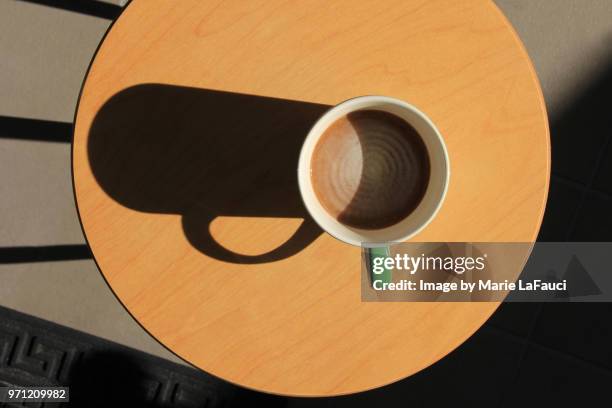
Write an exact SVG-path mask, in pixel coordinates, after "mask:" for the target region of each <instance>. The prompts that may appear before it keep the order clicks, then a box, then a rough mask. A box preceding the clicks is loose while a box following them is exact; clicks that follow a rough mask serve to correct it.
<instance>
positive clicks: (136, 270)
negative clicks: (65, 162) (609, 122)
mask: <svg viewBox="0 0 612 408" xmlns="http://www.w3.org/2000/svg"><path fill="white" fill-rule="evenodd" d="M370 94H378V95H388V96H392V97H396V98H399V99H402V100H405V101H408V102H410V103H412V104H414V105H416V106H417V107H419V108H420V109H421V110H423V111H424V112H425V113H426V114H427V115H428V116H429V117H430V118H432V120H433V121H434V122H435V123H436V124H437V126H438V127H439V129H440V131H441V133H442V135H443V136H444V138H445V141H446V144H447V147H448V149H449V155H450V160H451V166H452V167H451V173H452V175H451V180H450V187H449V191H448V195H447V198H446V201H445V203H444V206H443V208H442V209H441V211H440V213H439V215H438V216H437V217H436V218H435V220H434V221H433V222H432V223H431V224H430V225H429V227H428V228H426V230H424V231H423V232H422V233H421V234H419V235H418V236H417V237H416V238H415V239H414V241H434V242H435V241H467V242H471V241H500V242H530V241H533V240H535V238H536V236H537V234H538V229H539V226H540V223H541V220H542V215H543V212H544V207H545V203H546V197H547V192H548V181H549V171H550V144H549V134H548V125H547V117H546V111H545V106H544V101H543V98H542V94H541V91H540V87H539V85H538V80H537V78H536V75H535V73H534V70H533V67H532V65H531V62H530V60H529V57H528V56H527V53H526V52H525V49H524V48H523V46H522V44H521V42H520V40H519V38H518V37H517V35H516V33H515V32H514V30H513V29H512V27H511V25H510V24H509V23H508V21H507V20H506V19H505V18H504V16H503V15H502V13H501V12H500V11H499V10H498V9H497V8H496V6H495V5H494V4H493V3H492V2H491V1H484V0H482V1H481V0H473V1H472V0H470V1H455V0H447V1H433V0H419V1H416V0H415V1H405V0H397V1H391V0H389V1H386V2H384V5H383V4H382V3H380V2H379V1H375V0H360V1H354V0H341V1H340V0H339V1H333V2H328V1H324V0H312V1H304V2H285V1H272V0H262V1H248V2H239V1H230V2H220V1H202V0H193V1H188V0H183V1H180V2H179V1H163V0H147V1H144V0H134V1H133V2H132V3H130V5H129V6H128V7H127V9H126V10H125V12H124V13H123V14H122V16H121V17H120V18H119V19H118V21H117V22H116V23H115V24H114V25H113V26H112V28H111V29H110V30H109V32H108V34H107V36H106V38H105V40H104V42H103V43H102V45H101V46H100V48H99V50H98V52H97V55H96V57H95V59H94V61H93V63H92V65H91V67H90V70H89V73H88V75H87V79H86V81H85V84H84V86H83V90H82V94H81V99H80V102H79V106H78V110H77V115H76V125H75V135H74V145H73V155H72V160H73V177H74V188H75V195H76V201H77V205H78V210H79V214H80V218H81V222H82V225H83V229H84V232H85V234H86V237H87V241H88V243H89V245H90V246H91V249H92V251H93V254H94V256H95V259H96V262H97V264H98V266H99V268H100V270H101V271H102V273H103V275H104V277H105V279H106V280H107V282H108V284H109V285H110V287H111V288H112V290H113V291H114V293H115V294H116V295H117V297H118V298H119V300H120V301H121V302H122V303H123V304H124V305H125V307H126V308H127V310H128V311H129V312H130V313H131V314H132V315H133V316H134V317H135V319H137V321H138V322H139V323H140V324H141V325H142V326H143V327H144V328H145V329H146V330H147V331H148V332H149V333H151V335H153V336H154V337H155V338H156V339H157V340H159V341H160V342H161V343H162V344H164V345H165V346H166V347H167V348H169V349H170V350H172V351H173V352H174V353H176V354H177V355H178V356H180V357H182V358H183V359H185V360H186V361H188V362H189V363H191V364H193V365H194V366H196V367H199V368H201V369H203V370H205V371H207V372H209V373H211V374H214V375H216V376H219V377H221V378H223V379H225V380H228V381H230V382H233V383H236V384H240V385H243V386H245V387H249V388H253V389H257V390H262V391H266V392H271V393H278V394H289V395H308V396H322V395H338V394H346V393H352V392H357V391H362V390H367V389H371V388H375V387H379V386H382V385H384V384H388V383H391V382H393V381H397V380H399V379H402V378H404V377H407V376H409V375H411V374H414V373H416V372H417V371H419V370H422V369H424V368H425V367H427V366H429V365H431V364H433V363H434V362H436V361H438V360H439V359H441V358H442V357H444V356H445V355H446V354H448V353H449V352H451V351H452V350H453V349H455V348H456V347H457V346H459V345H460V344H461V343H462V342H464V341H465V340H466V339H467V338H468V337H470V336H471V335H472V334H473V333H474V332H475V331H476V330H477V329H478V328H479V327H480V326H481V325H482V324H483V323H484V322H485V321H486V320H487V318H488V317H489V316H490V315H491V314H492V313H493V311H495V309H496V308H497V306H498V303H409V302H395V303H366V302H361V301H360V261H361V260H360V249H359V248H356V247H351V246H348V245H345V244H343V243H341V242H339V241H337V240H335V239H334V238H332V237H330V236H329V235H327V234H325V233H322V232H321V231H320V230H318V229H317V228H316V227H315V226H314V225H313V222H312V220H310V218H309V217H307V216H306V213H305V210H304V208H303V205H302V204H301V201H300V197H299V193H298V190H297V185H296V184H297V176H296V168H297V167H296V166H297V155H298V152H299V148H300V145H301V143H302V141H303V139H304V136H305V135H306V132H307V131H308V128H309V127H310V125H311V124H312V123H313V121H315V120H316V118H317V117H318V116H319V115H320V114H321V113H322V112H323V111H324V110H325V109H326V108H327V107H328V106H330V105H334V104H336V103H338V102H341V101H343V100H345V99H348V98H351V97H354V96H358V95H370ZM518 272H519V271H517V273H518Z"/></svg>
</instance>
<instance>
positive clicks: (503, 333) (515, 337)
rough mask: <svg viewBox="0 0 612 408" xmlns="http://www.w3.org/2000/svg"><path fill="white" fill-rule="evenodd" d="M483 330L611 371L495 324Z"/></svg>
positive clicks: (596, 363) (599, 364)
mask: <svg viewBox="0 0 612 408" xmlns="http://www.w3.org/2000/svg"><path fill="white" fill-rule="evenodd" d="M485 330H489V331H491V332H493V333H495V334H498V335H501V336H503V337H506V338H508V339H511V340H513V341H516V342H520V343H523V344H525V343H526V344H527V345H528V346H530V347H535V348H537V349H539V350H540V351H546V352H550V353H553V354H557V355H560V356H563V357H567V358H571V359H573V360H576V361H579V362H580V363H583V364H585V365H588V366H590V367H593V368H597V369H599V370H604V371H606V372H608V373H612V368H610V367H608V366H606V365H604V364H602V363H598V362H595V361H591V360H587V359H585V358H583V357H580V356H579V355H576V354H574V353H570V352H568V351H565V350H561V349H558V348H555V347H551V346H547V345H545V344H542V343H539V342H537V341H534V340H527V339H526V338H525V337H524V336H520V335H518V334H514V333H512V332H510V331H508V330H507V329H503V328H501V327H495V326H490V325H489V326H487V327H486V328H485Z"/></svg>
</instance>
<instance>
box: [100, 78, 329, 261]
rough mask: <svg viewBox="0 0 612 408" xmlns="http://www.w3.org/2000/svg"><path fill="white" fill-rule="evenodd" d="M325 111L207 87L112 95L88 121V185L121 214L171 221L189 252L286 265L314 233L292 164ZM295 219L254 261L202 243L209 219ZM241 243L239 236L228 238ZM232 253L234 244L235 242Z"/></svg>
mask: <svg viewBox="0 0 612 408" xmlns="http://www.w3.org/2000/svg"><path fill="white" fill-rule="evenodd" d="M327 109H329V107H328V106H326V105H321V104H315V103H308V102H301V101H294V100H285V99H278V98H270V97H264V96H256V95H244V94H237V93H232V92H222V91H215V90H210V89H196V88H186V87H178V86H169V85H160V84H143V85H138V86H135V87H131V88H128V89H124V90H123V91H121V92H119V93H117V94H116V95H114V96H113V97H112V98H110V99H109V100H108V101H107V102H106V103H105V104H104V105H103V107H102V108H101V109H100V111H99V112H98V113H97V115H96V117H95V120H94V122H93V124H92V126H91V130H90V133H89V139H88V156H89V162H90V165H91V169H92V171H93V174H94V176H95V177H96V180H97V181H98V183H99V184H100V186H101V187H102V188H103V189H104V190H105V191H106V193H107V194H108V195H109V196H110V197H112V198H113V199H114V200H116V201H117V202H118V203H120V204H121V205H123V206H126V207H128V208H131V209H134V210H137V211H141V212H149V213H158V214H180V215H181V217H182V224H183V231H184V233H185V237H186V238H187V239H188V240H189V242H190V243H191V244H192V245H193V247H194V248H196V249H197V250H199V251H201V252H203V253H205V254H206V255H208V256H210V257H214V258H217V259H220V260H223V261H226V262H233V263H264V262H272V261H277V260H280V259H284V258H287V257H289V256H291V255H294V254H296V253H298V252H299V251H301V250H303V249H304V248H305V247H306V246H308V245H309V244H310V243H311V242H312V241H314V240H315V239H316V238H317V237H318V236H319V235H320V234H321V229H320V228H318V226H317V225H316V224H315V222H314V221H313V220H312V219H311V218H310V217H309V215H308V212H307V211H306V209H305V207H304V204H303V203H302V199H301V197H300V193H299V189H298V183H297V165H298V157H299V152H300V148H301V146H302V143H303V142H304V138H305V137H306V135H307V133H308V131H309V130H310V128H311V126H312V125H313V124H314V123H315V122H316V120H317V119H318V118H319V116H320V115H321V114H322V113H323V112H325V111H326V110H327ZM222 216H223V217H273V218H295V219H301V220H303V221H302V223H301V225H300V227H299V228H298V229H297V231H296V232H295V233H294V234H293V236H292V237H287V241H286V242H285V243H284V244H282V245H281V246H279V247H277V248H275V249H273V250H271V251H269V252H267V253H263V254H259V255H246V254H243V253H240V247H236V246H234V250H235V251H230V250H228V249H226V248H225V247H224V245H223V243H220V242H217V241H216V240H215V239H214V237H213V236H212V235H211V232H210V226H211V223H212V222H213V221H214V220H215V218H217V217H222ZM240 239H243V240H247V239H248V236H247V237H236V239H235V241H239V240H240ZM238 245H239V244H238Z"/></svg>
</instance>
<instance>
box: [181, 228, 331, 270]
mask: <svg viewBox="0 0 612 408" xmlns="http://www.w3.org/2000/svg"><path fill="white" fill-rule="evenodd" d="M213 220H214V217H213V218H209V219H207V220H201V219H200V220H195V221H190V219H189V218H188V217H183V229H184V231H185V235H186V236H187V239H188V240H189V242H190V243H191V245H193V246H194V247H195V248H196V249H197V250H199V251H200V252H202V253H204V254H206V255H208V256H210V257H212V258H215V259H218V260H220V261H225V262H231V263H241V264H257V263H266V262H274V261H280V260H282V259H285V258H289V257H290V256H293V255H295V254H297V253H298V252H300V251H301V250H303V249H304V248H306V247H307V246H308V245H310V244H311V243H312V242H313V241H314V240H315V239H316V238H317V237H318V236H319V235H321V233H322V230H321V229H320V228H319V226H318V225H317V224H316V223H315V222H314V221H313V220H311V219H310V218H307V219H304V221H302V223H301V224H300V226H299V227H298V229H297V230H296V231H295V232H294V233H293V235H292V236H291V237H290V238H289V239H287V241H285V242H284V243H283V244H282V245H280V246H279V247H277V248H275V249H273V250H271V251H268V252H266V253H263V254H259V255H244V254H239V253H237V252H234V251H231V250H229V249H227V248H225V247H224V246H223V245H221V244H220V243H219V242H217V240H215V238H214V237H213V236H212V234H211V232H210V225H211V223H212V221H213Z"/></svg>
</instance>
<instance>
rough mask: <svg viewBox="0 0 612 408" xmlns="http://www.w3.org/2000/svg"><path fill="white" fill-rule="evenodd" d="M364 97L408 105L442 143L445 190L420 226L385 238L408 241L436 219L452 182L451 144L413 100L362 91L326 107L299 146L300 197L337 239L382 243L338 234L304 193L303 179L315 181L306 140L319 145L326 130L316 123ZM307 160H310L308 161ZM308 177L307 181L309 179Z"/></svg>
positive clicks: (315, 217)
mask: <svg viewBox="0 0 612 408" xmlns="http://www.w3.org/2000/svg"><path fill="white" fill-rule="evenodd" d="M362 101H371V102H379V103H382V104H389V105H395V106H399V107H401V108H403V109H406V110H408V111H410V112H411V113H413V114H415V115H416V116H418V117H419V119H421V120H422V121H423V122H424V123H425V124H426V125H427V127H428V128H429V129H430V130H431V131H432V133H433V134H434V135H435V139H436V141H437V142H438V143H439V147H440V148H441V152H442V157H443V164H444V166H445V169H444V170H443V175H444V182H443V186H442V191H441V192H440V195H439V198H438V199H437V202H436V204H435V206H434V207H433V209H432V210H431V211H430V213H429V214H428V216H427V219H425V220H424V221H423V222H421V223H419V225H418V227H417V228H414V229H412V230H410V231H408V232H407V233H406V234H404V235H401V236H398V237H397V238H395V239H394V240H390V241H384V242H385V243H387V242H388V243H393V242H404V241H407V240H409V239H410V238H412V237H414V236H415V235H417V234H418V233H420V232H421V231H423V229H425V228H426V227H427V226H428V225H429V224H430V223H431V221H433V219H434V218H435V217H436V216H437V214H438V213H439V211H440V209H441V208H442V205H443V203H444V201H445V199H446V195H447V192H448V186H449V183H450V173H451V172H450V159H449V155H448V148H447V147H446V143H445V142H444V138H443V137H442V134H441V133H440V131H439V129H438V128H437V127H436V125H435V124H434V123H433V121H432V120H431V119H430V118H429V117H428V116H427V115H426V114H425V113H424V112H423V111H421V110H420V109H419V108H417V107H416V106H414V105H413V104H410V103H408V102H405V101H403V100H401V99H397V98H394V97H390V96H383V95H362V96H356V97H352V98H349V99H346V100H344V101H342V102H340V103H338V104H337V105H334V106H332V107H330V108H329V109H328V110H327V111H325V113H323V114H322V115H321V116H320V117H319V118H318V119H317V120H316V121H315V122H314V123H313V125H312V126H311V128H310V130H309V131H308V134H307V135H306V137H305V138H304V142H303V144H302V148H301V149H300V155H299V160H298V166H297V176H298V186H299V190H300V198H301V200H302V202H303V204H304V207H305V208H306V210H307V211H308V214H309V215H310V217H312V219H313V220H314V221H315V222H316V223H317V225H318V226H319V227H320V228H321V229H322V230H323V231H324V232H326V233H327V234H329V235H331V236H332V237H334V238H336V239H338V240H339V241H342V242H344V243H347V244H350V245H355V246H360V247H373V246H380V244H381V243H382V242H374V241H372V242H367V241H359V240H355V239H352V238H350V237H346V236H341V235H339V234H337V233H336V232H335V231H330V230H329V229H327V228H326V227H325V226H324V225H322V223H321V222H320V220H319V219H318V216H317V215H315V214H314V212H313V208H311V205H310V204H309V202H308V201H307V200H306V199H305V197H304V191H305V189H306V188H307V186H305V185H304V183H306V182H309V183H310V185H312V180H311V167H310V163H309V162H310V160H311V159H312V152H311V153H310V154H306V153H307V152H306V151H305V146H306V145H307V143H309V142H311V139H313V138H314V137H316V138H317V140H316V141H315V146H316V142H317V141H318V139H319V138H320V137H321V135H322V134H323V133H324V132H323V131H318V132H316V133H315V130H316V129H317V127H318V126H319V125H320V124H321V123H323V122H325V121H326V120H329V118H330V117H333V115H335V114H336V113H337V112H338V111H339V110H342V109H344V108H345V107H346V106H347V105H350V104H356V103H358V102H362ZM360 109H362V108H360ZM356 110H359V109H355V110H350V111H348V112H354V111H356ZM402 119H403V120H406V119H404V118H402ZM409 123H410V122H409ZM411 125H412V123H411ZM419 136H420V137H421V138H423V136H422V135H421V133H420V132H419ZM313 151H314V149H313ZM306 161H308V163H307V162H306ZM303 173H307V174H303ZM306 179H307V180H308V181H306ZM309 188H310V189H312V190H313V192H314V188H313V187H312V186H310V187H309ZM428 189H429V187H428ZM314 196H315V199H317V200H318V197H316V193H314ZM420 205H421V204H419V205H418V206H417V209H418V207H419V206H420ZM414 211H416V209H415V210H413V211H412V212H411V213H410V214H408V215H406V216H405V217H404V218H402V219H401V220H400V221H398V222H397V223H395V224H393V225H392V226H389V227H385V228H391V227H393V226H395V225H398V224H400V223H402V222H404V221H406V220H407V219H408V218H409V217H410V216H411V215H412V214H413V213H414ZM335 222H336V223H337V224H339V225H340V226H342V227H343V228H349V229H351V230H354V231H363V232H365V233H367V232H368V231H381V230H384V229H385V228H380V229H373V230H364V229H359V228H352V227H348V226H346V225H344V224H342V223H341V222H340V221H337V220H335Z"/></svg>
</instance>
